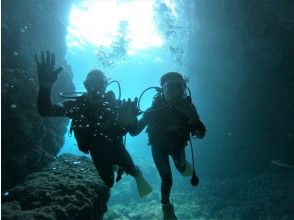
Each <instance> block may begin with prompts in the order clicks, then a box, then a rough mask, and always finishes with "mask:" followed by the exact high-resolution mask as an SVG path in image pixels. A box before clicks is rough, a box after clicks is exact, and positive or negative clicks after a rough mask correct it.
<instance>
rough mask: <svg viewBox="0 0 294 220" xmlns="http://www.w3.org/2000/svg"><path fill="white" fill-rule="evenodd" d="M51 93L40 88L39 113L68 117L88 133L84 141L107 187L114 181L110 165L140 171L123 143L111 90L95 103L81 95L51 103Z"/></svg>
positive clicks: (131, 173) (122, 132)
mask: <svg viewBox="0 0 294 220" xmlns="http://www.w3.org/2000/svg"><path fill="white" fill-rule="evenodd" d="M50 93H51V89H45V88H40V90H39V96H38V111H39V113H40V115H42V116H65V117H69V118H71V119H72V120H73V124H74V125H73V126H80V127H81V128H80V129H82V130H84V131H85V134H88V138H86V140H87V142H86V143H84V144H86V146H87V148H88V150H89V151H90V154H91V157H92V159H93V162H94V164H95V167H96V169H97V171H98V173H99V175H100V177H101V178H102V180H103V181H104V182H105V184H106V185H107V186H108V187H110V188H111V187H112V186H113V184H114V172H113V165H118V166H120V167H122V168H123V170H124V171H126V173H128V174H130V175H131V176H137V175H138V174H139V171H138V169H137V167H136V166H135V165H134V162H133V160H132V158H131V156H130V155H129V153H128V152H127V150H126V149H125V146H124V145H123V135H125V134H126V132H127V130H126V129H124V128H120V126H119V125H118V124H117V121H116V116H117V114H116V113H117V112H116V111H118V107H117V105H116V104H117V100H115V97H114V95H113V93H106V94H105V96H104V97H103V98H101V96H100V97H98V96H97V100H96V99H95V101H94V102H93V101H90V100H89V99H88V98H87V95H84V96H82V97H81V98H78V99H75V100H68V101H65V102H62V103H58V104H52V102H51V96H50ZM79 122H80V123H79ZM73 129H74V128H73ZM77 141H78V140H77ZM85 151H86V150H83V152H85Z"/></svg>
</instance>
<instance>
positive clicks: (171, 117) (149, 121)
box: [141, 95, 205, 204]
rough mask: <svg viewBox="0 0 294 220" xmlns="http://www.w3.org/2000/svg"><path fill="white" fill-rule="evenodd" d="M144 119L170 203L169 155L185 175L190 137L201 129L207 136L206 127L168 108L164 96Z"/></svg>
mask: <svg viewBox="0 0 294 220" xmlns="http://www.w3.org/2000/svg"><path fill="white" fill-rule="evenodd" d="M192 105H193V104H192ZM193 106H194V105H193ZM194 108H195V106H194ZM195 110H196V108H195ZM195 112H196V111H195ZM198 118H199V117H198ZM141 120H142V121H143V122H144V123H145V124H146V125H147V129H146V132H147V133H148V137H149V143H150V145H151V149H152V156H153V160H154V162H155V165H156V168H157V170H158V172H159V175H160V177H161V181H162V182H161V196H162V200H161V202H162V204H166V203H169V196H170V191H171V187H172V173H171V167H170V163H169V156H171V157H172V159H173V161H174V164H175V166H176V168H177V170H178V171H179V172H181V173H182V172H184V171H185V169H186V156H185V150H184V149H185V146H186V145H187V142H188V140H189V138H190V133H193V132H195V131H196V130H199V129H202V130H201V132H204V133H205V127H204V125H203V124H202V122H201V121H200V120H199V119H198V121H196V122H194V123H193V124H189V119H188V118H187V117H186V116H184V115H183V114H182V113H180V112H178V111H177V110H176V109H174V108H173V107H172V106H170V105H168V104H167V102H166V100H165V98H164V97H163V95H157V96H156V97H155V98H154V100H153V104H152V107H151V108H149V109H148V110H147V112H145V113H144V114H143V118H142V119H141Z"/></svg>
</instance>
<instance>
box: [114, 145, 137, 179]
mask: <svg viewBox="0 0 294 220" xmlns="http://www.w3.org/2000/svg"><path fill="white" fill-rule="evenodd" d="M114 163H115V164H117V165H118V166H120V167H122V168H123V170H124V171H125V172H126V173H127V174H130V175H131V176H133V177H136V176H138V175H139V174H140V173H139V169H138V168H137V167H136V166H135V164H134V161H133V159H132V157H131V155H130V154H129V152H128V151H127V150H126V149H125V148H124V147H119V148H118V152H116V153H115V161H114Z"/></svg>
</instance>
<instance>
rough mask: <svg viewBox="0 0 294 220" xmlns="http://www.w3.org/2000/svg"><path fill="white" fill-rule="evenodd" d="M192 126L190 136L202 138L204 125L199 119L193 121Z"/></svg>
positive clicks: (204, 130)
mask: <svg viewBox="0 0 294 220" xmlns="http://www.w3.org/2000/svg"><path fill="white" fill-rule="evenodd" d="M192 127H193V128H192V132H191V133H192V136H194V137H197V138H199V139H202V138H204V136H205V133H206V127H205V125H204V124H203V123H202V122H201V121H200V120H198V121H197V122H195V123H194V124H193V126H192Z"/></svg>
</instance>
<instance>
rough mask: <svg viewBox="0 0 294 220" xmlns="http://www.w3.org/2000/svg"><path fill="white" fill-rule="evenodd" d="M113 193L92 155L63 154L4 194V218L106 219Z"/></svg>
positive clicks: (2, 208) (7, 219)
mask: <svg viewBox="0 0 294 220" xmlns="http://www.w3.org/2000/svg"><path fill="white" fill-rule="evenodd" d="M109 196H110V193H109V189H108V188H107V186H106V185H105V184H104V183H103V181H102V180H101V178H100V177H99V176H98V175H97V171H96V169H95V167H94V165H93V163H92V162H91V160H90V159H89V158H87V157H75V156H72V155H69V154H63V155H62V156H60V157H58V158H57V159H56V160H55V161H54V162H52V163H50V164H49V165H48V166H46V167H45V168H43V169H42V170H41V171H40V172H35V173H33V174H30V175H28V176H27V177H26V178H25V179H24V180H23V182H22V183H21V184H19V185H17V186H15V187H14V188H12V189H10V190H9V191H8V192H5V193H4V194H3V195H2V207H1V210H2V219H3V220H4V219H6V220H9V219H22V220H25V219H52V220H54V219H89V220H91V219H93V220H94V219H95V220H97V219H102V217H103V215H104V213H105V212H106V211H107V207H106V203H107V201H108V199H109Z"/></svg>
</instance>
